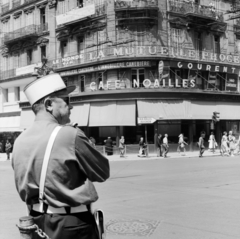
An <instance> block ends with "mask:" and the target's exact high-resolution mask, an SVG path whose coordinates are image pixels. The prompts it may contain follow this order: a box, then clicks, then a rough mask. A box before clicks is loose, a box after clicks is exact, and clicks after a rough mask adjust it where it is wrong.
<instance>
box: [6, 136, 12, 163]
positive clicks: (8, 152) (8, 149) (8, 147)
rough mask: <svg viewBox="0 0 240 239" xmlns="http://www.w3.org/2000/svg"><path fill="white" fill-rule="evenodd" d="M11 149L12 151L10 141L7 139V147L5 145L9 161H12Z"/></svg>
mask: <svg viewBox="0 0 240 239" xmlns="http://www.w3.org/2000/svg"><path fill="white" fill-rule="evenodd" d="M11 149H12V145H11V143H10V142H9V140H8V139H7V141H6V145H5V150H6V154H7V160H10V153H11Z"/></svg>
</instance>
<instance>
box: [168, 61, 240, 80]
mask: <svg viewBox="0 0 240 239" xmlns="http://www.w3.org/2000/svg"><path fill="white" fill-rule="evenodd" d="M170 66H171V67H175V68H180V69H181V68H183V69H189V70H199V71H210V72H225V73H230V74H236V75H238V76H240V68H239V67H236V66H232V65H231V66H225V65H224V66H222V65H212V64H211V65H210V64H202V63H192V62H181V61H176V62H175V61H171V64H170Z"/></svg>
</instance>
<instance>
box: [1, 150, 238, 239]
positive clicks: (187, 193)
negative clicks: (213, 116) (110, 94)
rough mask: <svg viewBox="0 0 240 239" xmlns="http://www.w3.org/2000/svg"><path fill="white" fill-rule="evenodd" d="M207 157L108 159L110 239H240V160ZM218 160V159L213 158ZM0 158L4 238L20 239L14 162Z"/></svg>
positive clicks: (100, 186) (103, 193)
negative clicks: (109, 170) (13, 169)
mask: <svg viewBox="0 0 240 239" xmlns="http://www.w3.org/2000/svg"><path fill="white" fill-rule="evenodd" d="M218 154H219V153H217V154H212V153H210V152H206V154H205V157H203V158H199V157H198V156H197V155H198V154H197V152H193V153H188V154H187V155H186V156H179V155H177V154H174V153H171V154H169V158H159V157H158V158H157V157H155V156H154V155H150V157H148V158H139V157H137V156H135V155H128V156H127V157H126V158H119V156H118V155H114V156H109V157H108V158H109V160H110V166H111V177H110V179H108V180H107V181H106V182H105V183H95V185H96V188H97V191H98V193H99V200H98V201H97V202H96V203H94V205H93V208H101V209H102V210H103V211H104V212H105V222H106V225H107V227H106V231H107V239H125V238H126V239H136V238H142V239H145V238H150V239H160V238H162V239H230V238H236V239H237V238H239V237H240V227H239V216H240V173H239V172H240V157H239V156H235V157H221V156H219V155H218ZM212 156H214V157H212ZM4 157H5V155H0V158H2V159H1V161H0V192H1V193H0V213H1V214H0V223H1V227H0V238H1V239H5V238H6V239H15V238H19V232H18V228H17V227H16V224H18V219H19V217H21V216H24V215H25V214H26V210H25V206H24V203H23V202H21V200H20V198H19V196H18V194H17V192H16V189H15V186H14V179H13V177H14V176H13V171H12V168H11V165H10V161H5V158H4Z"/></svg>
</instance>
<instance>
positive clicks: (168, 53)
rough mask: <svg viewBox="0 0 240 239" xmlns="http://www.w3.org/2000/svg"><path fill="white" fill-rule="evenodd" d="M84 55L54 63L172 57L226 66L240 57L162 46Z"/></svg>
mask: <svg viewBox="0 0 240 239" xmlns="http://www.w3.org/2000/svg"><path fill="white" fill-rule="evenodd" d="M84 51H85V52H84V53H81V54H78V55H72V56H68V57H64V58H59V59H56V60H54V61H52V64H53V66H55V67H56V68H62V67H68V66H71V65H79V64H84V63H87V62H94V61H98V60H100V59H101V60H104V59H116V58H119V59H120V58H121V57H146V56H149V57H151V56H153V57H156V56H158V57H170V58H176V59H177V58H180V59H182V58H184V59H189V60H197V61H200V62H216V63H226V64H239V63H240V56H239V55H226V54H216V53H212V52H210V51H209V52H207V51H202V52H199V51H195V50H193V49H189V48H181V49H179V48H174V47H165V46H161V45H151V46H148V45H146V46H131V47H125V46H118V47H117V46H116V47H115V46H114V47H113V46H107V47H106V48H105V49H101V50H99V49H97V50H94V49H92V48H89V49H85V50H84Z"/></svg>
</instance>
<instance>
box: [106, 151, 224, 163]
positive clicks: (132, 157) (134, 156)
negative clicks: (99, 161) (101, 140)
mask: <svg viewBox="0 0 240 239" xmlns="http://www.w3.org/2000/svg"><path fill="white" fill-rule="evenodd" d="M220 155H221V154H220V152H219V150H217V151H216V152H215V153H212V152H210V151H208V150H206V151H205V152H204V154H203V157H212V156H220ZM198 156H199V151H193V152H186V153H185V155H183V154H182V153H181V154H179V153H178V152H170V153H168V155H167V158H163V157H157V155H156V154H153V153H151V154H149V155H148V157H138V156H137V154H127V155H126V156H125V157H124V158H123V157H120V156H119V155H116V154H115V155H111V156H107V155H106V157H107V158H108V159H109V161H130V160H156V159H175V158H196V157H197V158H198Z"/></svg>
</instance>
